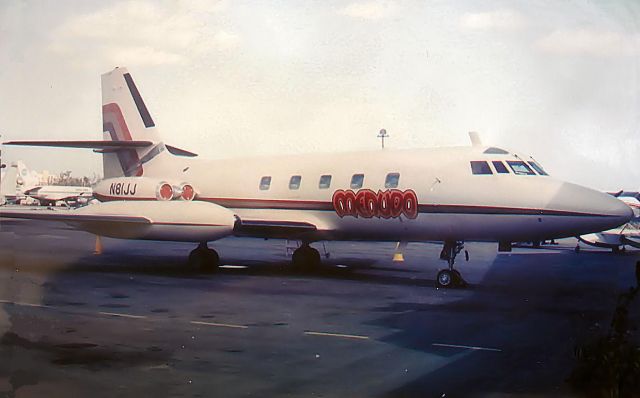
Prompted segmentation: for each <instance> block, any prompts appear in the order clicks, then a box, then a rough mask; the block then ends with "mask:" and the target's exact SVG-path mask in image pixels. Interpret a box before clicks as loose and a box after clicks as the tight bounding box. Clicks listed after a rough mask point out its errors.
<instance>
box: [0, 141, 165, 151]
mask: <svg viewBox="0 0 640 398" xmlns="http://www.w3.org/2000/svg"><path fill="white" fill-rule="evenodd" d="M4 145H16V146H17V145H20V146H48V147H57V148H88V149H118V148H144V147H149V146H152V145H153V142H151V141H8V142H5V143H4Z"/></svg>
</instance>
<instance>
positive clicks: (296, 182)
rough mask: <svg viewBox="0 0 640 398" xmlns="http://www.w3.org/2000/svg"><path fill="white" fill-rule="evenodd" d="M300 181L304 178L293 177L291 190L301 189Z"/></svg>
mask: <svg viewBox="0 0 640 398" xmlns="http://www.w3.org/2000/svg"><path fill="white" fill-rule="evenodd" d="M300 181H302V176H291V179H290V180H289V189H300Z"/></svg>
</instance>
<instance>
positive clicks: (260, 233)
mask: <svg viewBox="0 0 640 398" xmlns="http://www.w3.org/2000/svg"><path fill="white" fill-rule="evenodd" d="M317 230H318V228H317V227H316V226H315V225H314V224H311V223H309V222H304V221H271V220H269V221H265V220H242V219H240V220H239V221H238V222H237V223H236V225H235V227H234V235H236V236H252V237H263V238H274V239H292V238H295V237H301V236H304V235H306V234H309V233H314V232H316V231H317Z"/></svg>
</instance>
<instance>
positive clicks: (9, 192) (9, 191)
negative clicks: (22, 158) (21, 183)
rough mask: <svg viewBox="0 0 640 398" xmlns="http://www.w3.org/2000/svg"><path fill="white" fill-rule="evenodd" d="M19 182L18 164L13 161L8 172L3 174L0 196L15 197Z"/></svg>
mask: <svg viewBox="0 0 640 398" xmlns="http://www.w3.org/2000/svg"><path fill="white" fill-rule="evenodd" d="M17 183H18V165H17V164H15V163H13V164H12V165H11V166H9V167H7V172H6V173H5V174H4V176H2V181H0V196H2V197H6V198H15V197H16V195H17V186H18V185H17Z"/></svg>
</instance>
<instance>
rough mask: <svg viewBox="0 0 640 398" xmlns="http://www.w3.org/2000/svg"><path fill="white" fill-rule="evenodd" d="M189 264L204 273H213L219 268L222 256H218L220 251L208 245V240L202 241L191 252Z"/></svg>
mask: <svg viewBox="0 0 640 398" xmlns="http://www.w3.org/2000/svg"><path fill="white" fill-rule="evenodd" d="M187 265H188V266H189V267H190V268H195V269H197V270H199V271H200V272H202V273H206V274H211V273H214V272H216V271H217V270H218V266H219V265H220V256H218V252H216V251H215V250H213V249H210V248H208V247H207V242H201V243H200V244H199V245H198V247H196V248H195V249H193V250H192V251H191V253H189V259H188V260H187Z"/></svg>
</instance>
